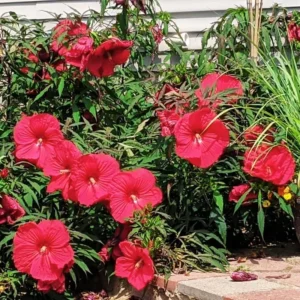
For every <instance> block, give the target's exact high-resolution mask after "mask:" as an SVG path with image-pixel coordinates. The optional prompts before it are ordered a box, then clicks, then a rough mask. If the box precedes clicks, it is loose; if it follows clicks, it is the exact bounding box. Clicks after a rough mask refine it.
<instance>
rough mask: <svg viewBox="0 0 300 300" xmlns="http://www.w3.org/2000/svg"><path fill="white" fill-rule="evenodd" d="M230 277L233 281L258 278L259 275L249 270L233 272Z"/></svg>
mask: <svg viewBox="0 0 300 300" xmlns="http://www.w3.org/2000/svg"><path fill="white" fill-rule="evenodd" d="M230 277H231V279H232V280H233V281H250V280H257V275H255V274H251V273H247V272H233V273H232V274H231V275H230Z"/></svg>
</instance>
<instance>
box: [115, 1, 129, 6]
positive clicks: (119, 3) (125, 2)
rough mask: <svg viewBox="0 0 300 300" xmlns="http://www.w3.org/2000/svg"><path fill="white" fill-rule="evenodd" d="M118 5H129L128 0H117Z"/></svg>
mask: <svg viewBox="0 0 300 300" xmlns="http://www.w3.org/2000/svg"><path fill="white" fill-rule="evenodd" d="M115 3H116V5H123V6H124V5H127V0H115Z"/></svg>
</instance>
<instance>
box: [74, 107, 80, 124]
mask: <svg viewBox="0 0 300 300" xmlns="http://www.w3.org/2000/svg"><path fill="white" fill-rule="evenodd" d="M72 111H73V113H72V116H73V120H74V121H75V123H79V121H80V112H79V109H78V106H77V105H76V104H73V105H72Z"/></svg>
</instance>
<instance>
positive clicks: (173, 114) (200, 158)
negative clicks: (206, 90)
mask: <svg viewBox="0 0 300 300" xmlns="http://www.w3.org/2000/svg"><path fill="white" fill-rule="evenodd" d="M224 76H225V75H224ZM218 78H219V77H218ZM223 79H224V77H223ZM225 79H226V78H225ZM226 80H227V79H226ZM205 82H206V80H205V81H204V85H206V83H205ZM218 82H219V85H220V86H219V89H224V90H225V89H229V88H230V86H231V85H232V82H231V81H229V83H228V82H227V81H226V83H228V85H229V86H228V87H227V88H225V83H224V82H223V81H222V80H221V79H220V80H219V81H218ZM231 96H232V95H231ZM154 105H155V106H156V107H158V106H163V107H164V109H163V110H157V111H156V114H157V116H158V118H159V121H160V125H161V129H162V133H161V134H162V136H170V135H174V136H175V139H176V148H175V150H176V154H177V155H178V156H179V157H181V158H184V159H186V160H187V161H189V162H190V163H191V164H193V165H195V166H197V167H199V168H208V167H210V166H212V165H213V164H214V163H215V162H216V161H218V160H219V158H220V156H221V155H222V154H223V152H224V150H225V148H226V147H227V146H228V145H229V130H228V129H227V128H226V126H225V125H224V123H223V122H222V121H221V120H219V119H218V118H217V116H216V114H215V113H214V112H213V111H212V110H211V109H210V108H208V107H207V106H208V104H207V105H205V106H206V107H201V108H200V109H198V110H197V111H194V112H191V113H186V110H187V109H189V107H190V104H189V101H188V96H187V95H186V94H185V93H181V91H179V90H178V89H176V88H173V87H172V86H170V85H169V84H166V85H165V86H164V87H163V88H162V89H161V90H160V91H158V92H157V93H156V95H155V98H154Z"/></svg>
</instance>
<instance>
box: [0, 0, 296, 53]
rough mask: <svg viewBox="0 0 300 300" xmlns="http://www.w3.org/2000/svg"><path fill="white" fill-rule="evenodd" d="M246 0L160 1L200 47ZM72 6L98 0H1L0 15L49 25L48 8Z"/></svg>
mask: <svg viewBox="0 0 300 300" xmlns="http://www.w3.org/2000/svg"><path fill="white" fill-rule="evenodd" d="M246 2H247V0H230V1H228V0H160V5H161V7H162V9H163V10H164V11H168V12H170V13H171V14H172V17H173V19H174V21H175V22H176V24H177V26H178V27H179V30H180V31H181V32H185V33H188V35H189V37H190V42H189V49H199V48H200V47H201V36H202V33H203V31H204V30H205V29H206V28H208V27H209V26H210V25H211V24H212V23H213V22H215V21H216V20H217V19H218V18H219V17H220V16H222V15H223V13H224V12H225V10H226V9H227V8H230V7H235V6H246ZM274 2H275V1H274V0H264V7H265V8H270V7H271V6H272V5H273V4H274ZM277 2H279V4H280V5H282V6H284V7H286V8H288V10H294V9H299V10H300V0H277ZM71 8H74V9H75V10H77V11H79V12H80V13H83V12H85V11H87V10H88V9H94V10H96V11H99V10H100V1H99V0H73V1H68V0H62V1H51V0H0V15H2V14H4V13H5V12H8V11H13V12H15V13H17V14H18V15H22V16H24V17H26V18H28V19H35V20H49V23H50V24H49V26H52V24H51V23H52V22H51V15H50V14H49V13H47V12H52V13H56V14H60V13H61V14H63V13H64V12H67V13H70V12H72V9H71ZM111 13H112V14H113V12H111Z"/></svg>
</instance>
